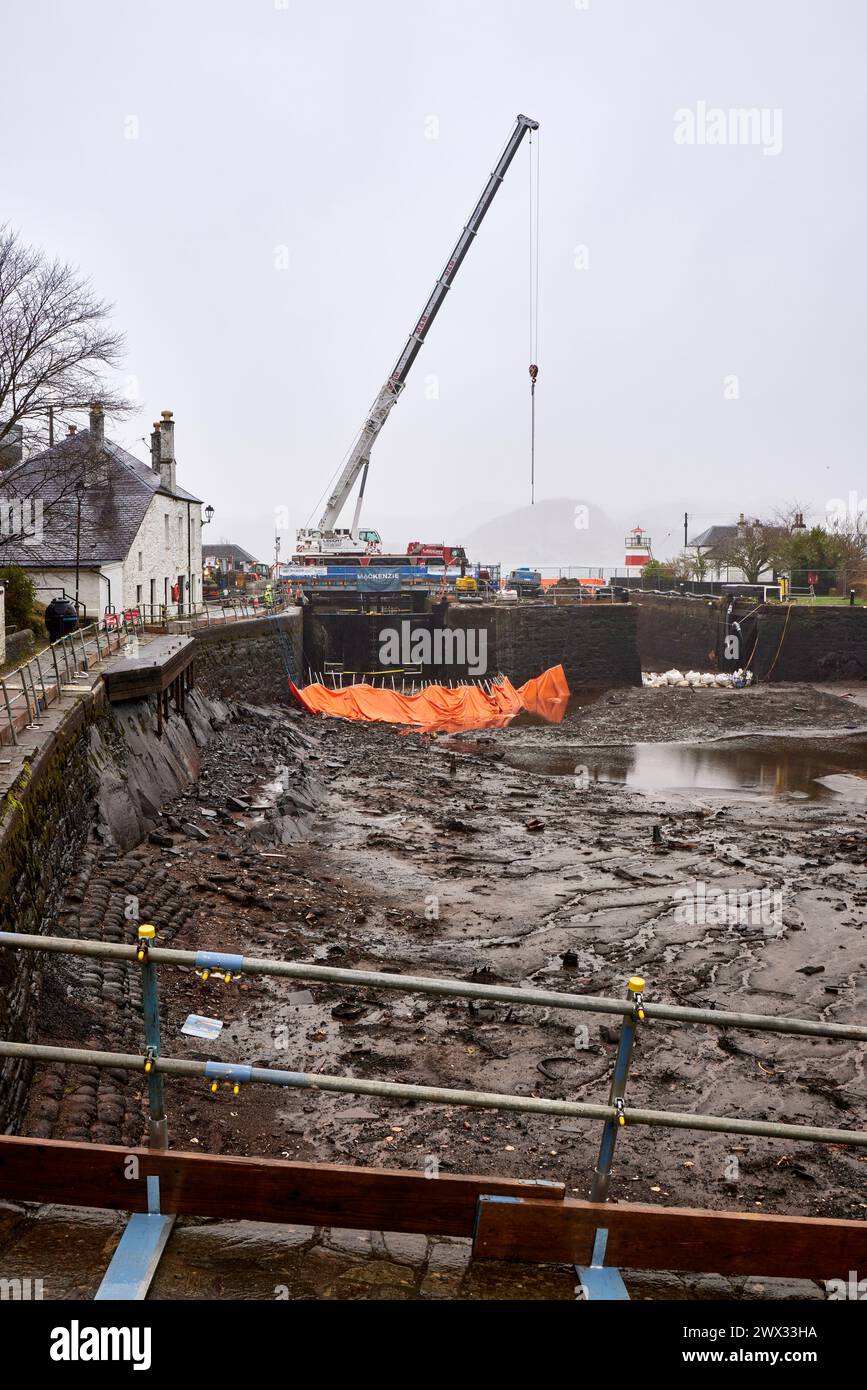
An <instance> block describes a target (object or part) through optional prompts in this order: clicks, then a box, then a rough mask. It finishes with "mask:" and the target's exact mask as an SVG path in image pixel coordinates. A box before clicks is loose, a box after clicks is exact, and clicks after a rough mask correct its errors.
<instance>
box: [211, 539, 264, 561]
mask: <svg viewBox="0 0 867 1390" xmlns="http://www.w3.org/2000/svg"><path fill="white" fill-rule="evenodd" d="M202 552H203V558H204V560H205V562H206V563H207V561H209V560H226V561H231V562H232V564H233V565H258V563H259V561H258V560H257V559H256V558H255V556H254V555H251V554H250V552H249V551H248V550H245V549H244V547H243V546H240V545H233V544H231V543H230V542H228V541H222V542H221V543H220V544H219V545H203V546H202Z"/></svg>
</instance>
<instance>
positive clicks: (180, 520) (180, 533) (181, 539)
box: [178, 516, 184, 546]
mask: <svg viewBox="0 0 867 1390" xmlns="http://www.w3.org/2000/svg"><path fill="white" fill-rule="evenodd" d="M183 543H184V518H183V517H182V516H179V517H178V545H180V546H182V545H183Z"/></svg>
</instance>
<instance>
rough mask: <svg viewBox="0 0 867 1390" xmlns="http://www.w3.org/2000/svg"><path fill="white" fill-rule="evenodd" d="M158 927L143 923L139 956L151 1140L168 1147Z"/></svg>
mask: <svg viewBox="0 0 867 1390" xmlns="http://www.w3.org/2000/svg"><path fill="white" fill-rule="evenodd" d="M156 934H157V933H156V928H155V927H152V926H151V925H150V924H147V923H143V924H142V925H141V926H140V927H139V929H138V950H137V952H136V959H137V960H138V961H139V963H140V964H141V968H142V972H141V973H142V1007H143V1012H144V1026H145V1043H146V1047H147V1050H146V1061H145V1074H146V1076H147V1079H148V1110H149V1121H148V1144H149V1147H150V1148H152V1149H166V1148H168V1143H169V1132H168V1120H167V1119H166V1105H165V1081H164V1079H163V1076H162V1073H161V1072H158V1071H157V1069H156V1067H155V1066H154V1062H155V1061H156V1059H157V1057H159V1055H160V1001H159V994H158V992H157V968H156V966H155V965H154V963H153V961H152V960H150V958H149V948H150V944H151V942H152V941H153V940H154V938H155V936H156ZM147 1184H148V1211H150V1212H158V1211H159V1209H160V1205H159V1201H160V1199H159V1179H158V1178H150V1177H149V1178H148V1180H147Z"/></svg>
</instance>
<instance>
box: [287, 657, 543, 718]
mask: <svg viewBox="0 0 867 1390" xmlns="http://www.w3.org/2000/svg"><path fill="white" fill-rule="evenodd" d="M289 687H290V689H291V691H292V694H293V695H294V696H295V698H296V699H297V700H298V701H299V703H300V704H302V705H303V706H304V708H305V709H306V710H307V711H308V712H309V713H310V714H327V715H331V716H335V717H337V718H339V719H360V720H364V721H366V722H375V723H380V724H407V725H410V726H412V727H413V728H415V729H419V730H424V731H428V732H434V731H436V732H448V733H458V732H459V731H460V730H462V729H490V728H503V727H504V725H506V724H508V723H509V722H510V721H511V720H512V719H514V718H515V716H516V715H518V714H534V715H536V716H537V717H538V718H540V719H546V720H548V722H549V723H551V724H559V723H560V720H561V719H562V718H563V715H564V714H565V713H566V705H567V703H568V700H569V685H568V683H567V680H566V674H565V672H564V670H563V667H562V666H552V667H551V668H550V670H548V671H543V673H542V675H541V676H536V677H535V678H534V679H533V680H529V681H526V682H525V683H524V685H522V686H520V688H519V689H517V690H516V689H515V687H514V686H513V685H512V682H511V681H510V680H506V679H503V680H502V681H500V682H498V683H497V684H496V685H494V686H492V688H491V689H492V693H491V694H490V695H488V694H487V692H486V691H484V690H482V688H481V686H478V685H462V686H459V687H458V688H457V690H449V689H447V687H446V686H444V685H429V686H428V687H427V689H426V690H423V691H421V693H420V694H418V695H401V694H400V693H399V692H398V691H397V690H378V689H376V688H375V687H374V686H372V685H347V686H345V687H344V689H343V690H329V689H328V688H327V686H324V685H319V684H315V685H307V686H305V687H304V689H303V690H299V688H298V686H297V685H294V684H293V683H292V681H290V682H289Z"/></svg>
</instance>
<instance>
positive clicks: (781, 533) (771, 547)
mask: <svg viewBox="0 0 867 1390" xmlns="http://www.w3.org/2000/svg"><path fill="white" fill-rule="evenodd" d="M785 539H786V531H785V529H784V527H783V526H780V525H776V524H775V523H773V522H767V521H746V522H741V523H740V524H739V525H738V527H737V531H736V533H735V535H733V536H730V537H729V538H728V539H726V540H724V541H720V542H719V544H717V545H715V546H714V559H715V560H717V561H719V562H720V563H721V564H723V565H731V566H732V567H737V568H738V569H740V570H742V571H743V575H744V579H745V581H746V583H748V584H757V583H758V582H759V576H760V575H761V574H763V573H764V571H765V570H766V569H770V568H772V567H773V566H774V565H775V564H776V562H777V561H778V560H779V557H780V552H781V550H782V548H783V544H784V541H785Z"/></svg>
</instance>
